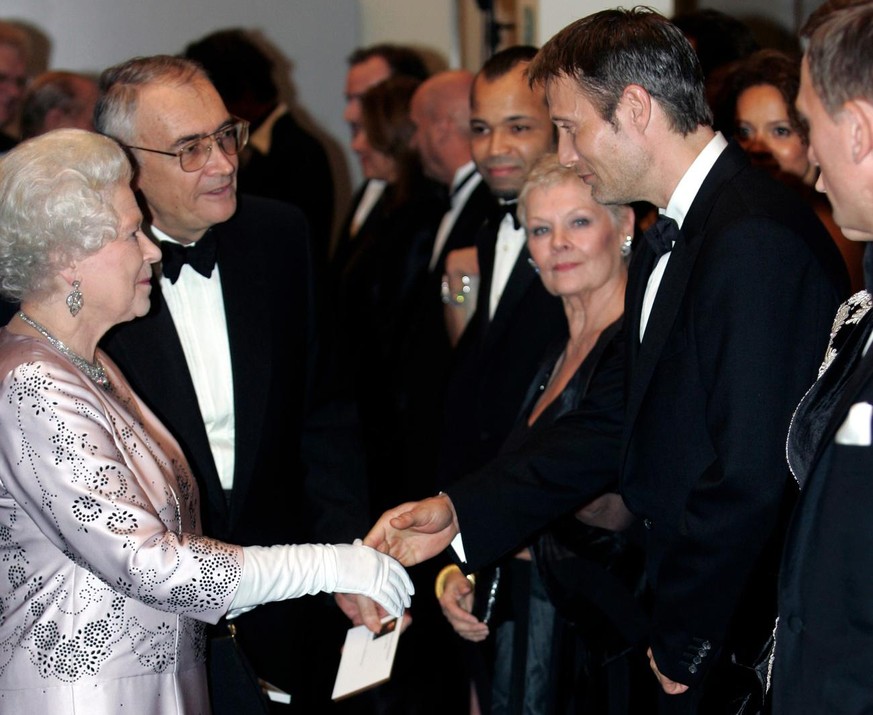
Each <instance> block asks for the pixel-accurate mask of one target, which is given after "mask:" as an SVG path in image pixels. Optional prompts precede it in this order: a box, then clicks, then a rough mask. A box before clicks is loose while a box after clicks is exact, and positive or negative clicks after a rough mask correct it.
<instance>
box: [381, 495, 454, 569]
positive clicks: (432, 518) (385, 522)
mask: <svg viewBox="0 0 873 715" xmlns="http://www.w3.org/2000/svg"><path fill="white" fill-rule="evenodd" d="M458 531H459V529H458V518H457V515H456V514H455V508H454V506H452V500H451V499H449V497H448V495H446V494H440V495H439V496H436V497H431V498H429V499H423V500H422V501H418V502H406V503H405V504H401V505H400V506H396V507H394V508H393V509H389V510H388V511H386V512H385V513H383V514H382V516H381V517H379V521H377V522H376V524H375V525H374V526H373V528H372V529H370V533H369V534H367V536H366V537H364V544H366V545H367V546H372V547H373V548H374V549H376V550H378V551H381V552H382V553H385V554H389V555H390V556H393V557H394V558H395V559H397V560H398V561H399V562H400V563H402V564H403V565H404V566H413V565H415V564H419V563H421V562H422V561H427V560H428V559H430V558H432V557H434V556H436V555H437V554H439V553H441V552H442V551H443V550H444V549H445V548H446V547H447V546H448V545H449V544H450V543H451V542H452V539H453V538H455V535H456V534H457V533H458Z"/></svg>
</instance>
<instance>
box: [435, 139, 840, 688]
mask: <svg viewBox="0 0 873 715" xmlns="http://www.w3.org/2000/svg"><path fill="white" fill-rule="evenodd" d="M682 234H683V239H682V240H681V241H680V242H678V243H677V245H676V247H675V248H674V250H673V252H672V254H671V257H670V260H669V263H668V266H667V270H666V273H665V275H664V277H663V280H662V282H661V285H660V289H659V291H658V295H657V298H656V300H655V303H654V306H653V309H652V312H651V316H650V319H649V323H648V327H647V330H646V334H645V339H644V340H643V342H642V344H640V342H639V326H640V312H641V304H642V300H643V296H644V293H645V289H646V284H647V281H648V277H649V274H650V272H651V269H652V267H653V266H654V263H655V257H654V254H653V253H652V252H651V249H650V248H649V247H648V246H647V245H646V244H645V243H644V242H641V243H640V247H639V248H638V250H637V252H636V255H635V256H634V259H633V261H632V264H631V269H630V276H629V282H628V288H627V294H626V310H625V316H626V328H627V330H628V335H627V344H628V346H629V353H628V363H629V372H628V376H627V384H626V388H625V389H626V390H627V394H626V400H627V406H626V413H625V416H624V434H623V437H622V449H621V457H620V463H619V465H613V470H614V469H615V468H619V469H620V471H621V492H622V494H623V496H624V498H625V501H626V502H627V505H628V507H630V509H631V511H633V512H634V513H635V514H636V515H637V516H638V517H640V518H641V519H642V520H644V523H645V524H646V526H647V527H648V528H647V545H646V551H647V563H646V571H647V577H648V580H649V584H650V588H651V590H652V619H653V621H652V622H653V626H652V639H651V640H652V647H653V650H654V653H655V658H656V661H657V663H658V665H659V667H660V669H661V671H662V672H663V673H664V674H665V675H667V676H668V677H670V678H671V679H673V680H675V681H678V682H682V683H686V684H689V685H695V684H698V683H699V682H700V681H701V679H702V678H703V675H704V674H705V672H706V671H707V667H708V665H709V663H710V662H711V661H712V660H715V658H714V657H713V656H714V654H716V653H719V652H725V653H727V652H728V651H729V650H733V651H740V650H743V648H745V650H746V651H748V652H745V653H743V655H744V656H749V655H750V651H753V650H754V649H755V648H756V647H758V646H760V645H762V644H763V639H764V638H765V637H766V635H767V628H766V626H765V624H769V625H770V627H772V620H770V615H771V613H772V611H773V610H774V607H775V584H774V583H773V581H774V573H775V565H774V564H775V560H776V554H777V553H778V546H779V519H780V516H781V515H782V514H783V513H784V510H785V503H784V498H783V497H784V495H785V493H786V491H787V489H788V486H789V479H790V478H789V475H788V470H787V468H786V465H785V459H784V443H785V434H786V432H787V429H788V423H789V419H790V416H791V413H792V410H793V408H794V406H795V404H796V402H797V401H798V400H799V398H800V396H801V395H802V394H803V393H804V391H805V390H806V388H807V387H808V386H809V385H810V384H811V382H812V381H813V380H814V378H815V372H816V368H817V366H818V363H819V362H820V358H821V355H822V354H823V351H824V347H825V341H826V338H827V334H828V329H829V326H830V324H831V319H832V315H833V311H834V309H835V306H836V305H838V303H839V301H840V299H841V298H842V297H844V296H845V294H846V292H847V290H848V282H847V277H846V273H845V268H844V266H843V264H842V263H841V262H840V258H839V254H838V252H837V250H836V248H835V246H834V244H833V242H832V241H831V240H830V238H829V237H828V235H827V233H826V231H825V230H824V228H823V227H822V226H821V224H820V223H819V221H818V219H817V218H816V217H815V215H814V214H813V212H812V210H811V209H810V208H809V207H808V206H806V205H805V204H803V202H802V201H801V200H800V199H799V198H798V197H797V196H796V195H795V194H793V193H792V192H790V191H789V190H788V189H785V188H784V187H783V186H782V185H781V184H778V183H776V182H775V181H773V180H771V179H770V178H769V177H767V176H765V175H764V174H763V173H762V172H760V171H758V170H755V169H752V168H751V166H750V165H749V162H748V159H747V158H746V156H745V154H744V153H743V152H742V150H741V149H740V148H739V147H738V146H736V145H734V144H731V145H730V146H728V148H727V149H726V150H725V151H724V153H723V154H722V155H721V156H720V157H719V159H718V160H717V162H716V163H715V165H714V166H713V168H712V169H711V171H710V172H709V175H708V176H707V178H706V179H705V181H704V183H703V185H702V186H701V189H700V191H699V192H698V194H697V196H696V197H695V199H694V201H693V203H692V205H691V207H690V209H689V212H688V214H687V216H686V218H685V222H684V225H683V227H682ZM598 395H600V399H598V400H597V401H595V402H592V404H591V405H589V406H587V407H586V409H584V410H583V411H581V412H578V413H575V414H573V413H571V414H570V415H568V416H567V417H565V418H563V419H562V420H559V421H558V422H557V423H556V424H555V426H554V428H553V429H552V430H550V431H549V432H550V433H551V434H545V433H544V434H542V435H538V439H537V441H536V442H535V443H533V444H531V445H530V447H526V450H525V452H524V453H523V454H522V455H521V456H520V457H519V458H518V459H517V461H516V462H515V464H513V465H511V467H510V468H509V469H507V470H506V471H505V472H504V479H503V481H502V482H501V484H502V485H503V486H502V492H503V494H502V496H501V498H500V499H499V500H495V499H494V498H493V497H490V496H488V497H486V496H485V495H486V494H488V488H489V487H488V482H489V480H488V479H487V478H484V477H483V478H481V479H477V480H474V481H473V482H472V483H471V486H470V487H469V488H468V487H466V486H464V485H458V488H457V489H455V490H454V491H453V490H451V489H450V490H449V493H450V495H451V497H452V501H453V503H454V504H455V507H456V509H457V511H458V516H459V519H460V524H461V529H462V533H463V534H464V542H465V544H464V545H465V549H466V550H467V555H468V557H471V558H470V559H469V560H470V568H475V566H476V564H477V563H480V562H481V560H485V559H490V558H492V557H493V556H494V554H495V552H499V551H501V550H506V549H509V548H512V546H513V545H514V544H509V543H508V542H509V541H510V540H511V539H517V538H518V536H519V534H520V533H521V531H522V530H523V529H524V528H525V526H524V522H525V521H526V522H527V527H528V528H529V529H530V530H535V529H537V528H539V527H541V526H542V525H543V523H545V522H546V521H547V520H548V515H549V514H548V512H549V510H551V512H552V514H553V515H558V514H560V513H562V512H563V511H566V510H568V509H570V508H572V507H573V505H574V504H579V503H584V502H586V501H587V500H589V499H590V498H591V497H593V496H596V494H598V493H599V492H600V491H602V490H603V489H604V487H605V486H608V484H609V477H610V469H609V467H610V465H609V464H606V463H604V461H603V458H602V457H601V454H604V453H608V452H605V451H604V450H602V449H601V448H600V446H601V444H602V442H603V440H604V439H605V437H606V433H607V431H606V430H605V429H603V427H601V425H600V424H599V423H598V420H601V419H603V420H607V422H606V424H608V420H609V419H610V418H614V414H615V413H614V410H610V409H609V405H610V404H613V405H614V398H615V388H614V386H612V390H611V391H610V385H609V384H607V383H604V388H603V390H602V392H601V391H599V390H598V391H595V392H594V394H593V397H597V396H598ZM492 478H493V477H492ZM537 485H538V486H539V487H540V489H541V490H542V491H541V492H540V494H539V496H538V497H535V496H534V495H535V486H537ZM535 498H536V499H537V503H536V504H535V505H534V504H533V502H534V500H535ZM485 499H487V501H483V500H485ZM486 504H487V507H486V506H485V505H486ZM477 508H478V509H483V508H487V509H488V510H489V513H490V515H489V519H488V520H489V522H491V523H492V524H493V523H494V521H495V520H496V518H497V517H496V516H495V513H496V512H497V511H498V510H499V511H501V512H502V513H503V514H504V516H505V519H507V520H510V521H512V524H511V526H507V528H506V529H505V530H498V529H491V530H490V531H488V532H484V533H483V532H482V531H480V530H478V529H476V528H475V526H473V525H472V522H475V521H476V517H477V512H476V510H477ZM511 514H514V515H515V516H510V515H511ZM470 528H473V531H472V532H471V533H472V534H473V536H474V538H475V539H481V540H482V541H483V544H484V546H482V547H480V545H479V544H478V543H473V542H472V540H470V543H468V538H467V534H468V532H469V530H470ZM774 542H775V543H774ZM471 555H472V556H471ZM726 642H727V644H728V647H727V648H724V649H722V646H723V645H724V644H725V643H726ZM754 655H757V653H755V654H754ZM698 661H699V662H698Z"/></svg>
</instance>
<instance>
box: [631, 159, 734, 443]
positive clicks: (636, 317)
mask: <svg viewBox="0 0 873 715" xmlns="http://www.w3.org/2000/svg"><path fill="white" fill-rule="evenodd" d="M737 152H739V153H740V155H739V156H738V155H737ZM747 161H748V160H747V159H745V158H744V154H743V150H742V149H740V148H739V147H738V146H736V145H733V144H729V145H728V147H727V148H726V149H725V150H724V151H723V152H722V154H721V156H720V157H719V158H718V160H717V161H716V162H715V164H714V165H713V167H712V169H710V171H709V174H707V176H706V179H704V181H703V184H701V186H700V190H699V191H698V192H697V195H696V196H695V197H694V201H693V202H692V204H691V206H690V207H689V210H688V213H687V215H686V216H685V220H684V221H683V223H682V228H681V231H682V236H681V239H680V240H679V241H677V242H676V245H675V247H674V248H673V251H672V252H671V253H670V258H669V262H668V263H667V269H666V271H665V272H664V276H663V278H662V279H661V284H660V286H659V287H658V293H657V297H656V298H655V302H654V304H653V305H652V311H651V313H650V314H649V320H648V323H647V324H646V331H645V333H644V334H643V340H642V342H640V340H639V334H640V323H641V315H642V306H643V299H644V296H645V292H646V287H647V284H648V280H649V276H650V275H651V272H652V269H653V268H654V267H655V263H656V258H655V255H654V252H653V251H652V249H651V248H649V246H648V245H647V244H645V243H642V244H641V247H640V250H641V252H642V253H641V256H640V259H641V260H638V261H636V263H638V266H635V267H634V268H635V271H634V272H633V274H632V278H631V280H632V281H633V283H632V300H633V303H632V304H630V305H629V306H628V307H629V308H630V310H631V312H630V330H631V331H632V332H630V333H629V342H630V343H631V345H634V344H637V345H638V347H634V348H631V349H630V350H631V352H630V357H631V368H632V374H631V379H630V383H629V389H628V406H627V422H626V429H627V430H628V434H629V433H630V431H631V430H633V424H634V421H635V419H636V416H637V414H638V412H639V408H640V405H641V404H642V400H643V397H644V396H645V393H646V390H647V389H648V386H649V382H650V381H651V379H652V375H653V374H654V371H655V367H656V366H657V364H658V361H659V360H660V358H661V353H662V352H663V350H664V345H665V344H666V342H667V339H668V338H669V336H670V333H671V331H672V329H673V326H674V325H675V323H676V318H677V316H678V314H679V311H680V309H681V307H682V303H683V300H684V298H685V294H686V291H687V288H688V282H689V280H690V279H691V274H692V272H693V270H694V263H695V261H696V260H697V256H698V255H699V253H700V250H701V248H702V246H703V241H704V234H705V228H706V222H707V220H708V218H709V214H710V211H711V209H712V206H713V205H714V203H715V198H716V197H717V195H718V194H719V193H720V192H721V191H722V190H723V188H724V184H725V183H726V182H727V181H728V180H729V179H730V178H731V177H733V176H734V174H736V172H738V171H739V170H740V169H742V168H743V167H744V166H745V165H746V163H747ZM637 271H638V272H637ZM625 444H627V440H625Z"/></svg>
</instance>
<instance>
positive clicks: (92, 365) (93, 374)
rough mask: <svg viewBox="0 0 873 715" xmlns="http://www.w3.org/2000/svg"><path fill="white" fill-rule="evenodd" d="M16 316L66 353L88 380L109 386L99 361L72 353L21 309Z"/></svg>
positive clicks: (107, 387)
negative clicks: (89, 359) (90, 360)
mask: <svg viewBox="0 0 873 715" xmlns="http://www.w3.org/2000/svg"><path fill="white" fill-rule="evenodd" d="M18 317H19V318H21V319H22V320H23V321H24V322H25V323H27V324H28V325H29V326H30V327H31V328H33V329H34V330H35V331H36V332H38V333H39V334H40V335H42V336H43V337H44V338H45V339H46V340H48V341H49V342H50V343H51V344H52V346H53V347H54V348H55V349H56V350H58V351H59V352H61V353H63V354H64V355H66V356H67V357H68V358H69V359H70V362H72V363H73V365H75V366H76V367H77V368H79V370H81V371H82V372H84V373H85V375H87V376H88V378H89V379H90V380H92V381H93V382H95V383H96V384H98V385H100V387H102V388H103V389H104V390H108V389H109V388H110V385H109V378H108V377H106V371H105V370H104V369H103V366H102V365H101V364H100V363H99V362H88V361H87V360H86V359H85V358H83V357H82V356H81V355H79V354H77V353H74V352H73V351H72V350H70V348H68V347H67V346H66V345H64V344H63V343H62V342H61V341H60V340H58V339H57V338H56V337H55V336H54V335H52V334H51V333H50V332H49V331H48V330H46V329H45V328H44V327H43V326H42V325H40V324H39V323H37V322H36V321H35V320H34V319H33V318H31V317H30V316H27V315H25V314H24V312H23V311H20V310H19V311H18Z"/></svg>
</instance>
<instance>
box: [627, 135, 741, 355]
mask: <svg viewBox="0 0 873 715" xmlns="http://www.w3.org/2000/svg"><path fill="white" fill-rule="evenodd" d="M727 145H728V143H727V139H725V138H724V137H723V136H722V135H721V133H719V132H716V134H715V136H714V137H713V138H712V139H711V140H710V142H709V144H707V145H706V146H705V147H704V148H703V151H701V152H700V153H699V154H698V155H697V158H696V159H695V160H694V161H693V162H692V164H691V166H689V167H688V170H687V171H686V172H685V174H684V175H683V176H682V179H681V180H680V181H679V183H678V184H677V185H676V189H675V190H674V191H673V195H672V196H671V197H670V201H669V202H668V204H667V208H666V209H664V210H663V211H660V212H659V213H662V214H666V215H667V216H668V217H669V218H672V219H673V220H674V221H676V224H677V225H678V226H679V228H680V229H681V228H682V223H683V222H684V221H685V215H686V214H687V213H688V209H689V208H690V207H691V203H692V202H693V201H694V198H695V197H696V196H697V192H698V191H700V187H701V185H702V184H703V182H704V180H705V179H706V177H707V175H708V174H709V171H710V169H712V167H713V164H715V162H716V161H717V160H718V157H719V156H721V153H722V152H723V151H724V150H725V148H727ZM672 255H673V253H672V251H671V252H669V253H665V254H664V255H663V256H661V257H660V258H659V259H658V262H657V263H656V264H655V267H654V269H653V270H652V273H651V275H650V276H649V282H648V284H646V292H645V295H644V296H643V306H642V311H641V313H640V342H642V341H643V335H645V333H646V326H647V325H648V324H649V316H650V315H651V314H652V306H653V305H654V304H655V298H656V297H657V295H658V288H660V287H661V279H662V278H663V277H664V272H665V271H666V270H667V263H668V262H669V261H670V256H672Z"/></svg>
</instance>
